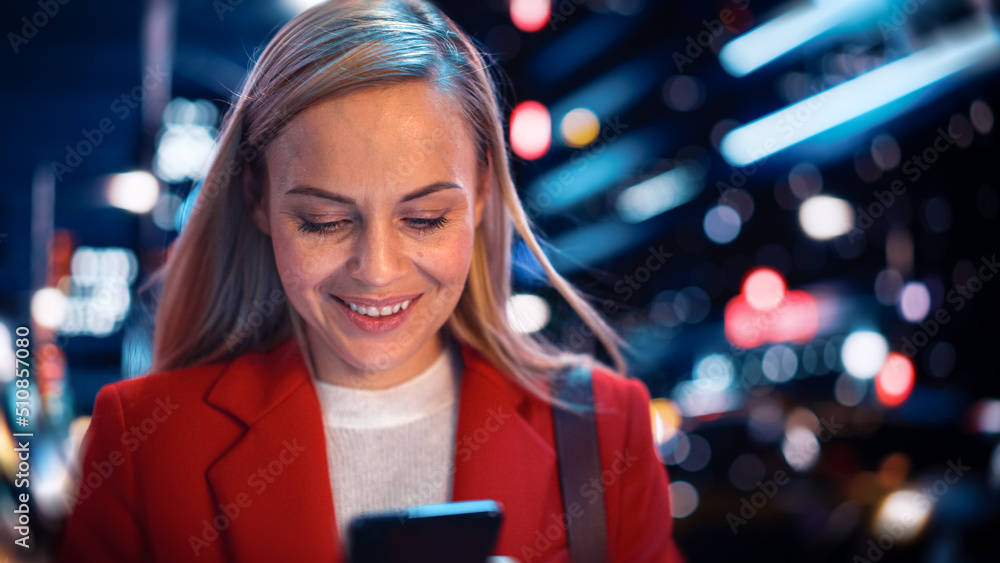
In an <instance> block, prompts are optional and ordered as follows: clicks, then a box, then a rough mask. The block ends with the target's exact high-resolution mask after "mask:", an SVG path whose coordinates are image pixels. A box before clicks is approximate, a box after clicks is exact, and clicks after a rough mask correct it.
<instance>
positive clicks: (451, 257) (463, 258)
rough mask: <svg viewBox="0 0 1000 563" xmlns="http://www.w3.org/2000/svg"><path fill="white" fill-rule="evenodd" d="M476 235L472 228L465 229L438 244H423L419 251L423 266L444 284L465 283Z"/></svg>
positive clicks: (419, 258)
mask: <svg viewBox="0 0 1000 563" xmlns="http://www.w3.org/2000/svg"><path fill="white" fill-rule="evenodd" d="M474 236H475V235H474V233H473V231H472V230H471V229H469V230H464V229H463V230H462V232H455V233H452V234H451V236H449V237H448V238H447V239H446V240H441V241H438V243H437V244H428V245H425V246H421V248H420V250H419V251H418V252H417V256H418V260H419V261H420V264H421V267H422V268H423V269H424V270H426V271H428V272H431V273H432V275H433V276H434V277H435V278H437V279H438V281H439V282H440V283H441V284H442V285H456V284H464V283H465V279H466V277H467V276H468V273H469V265H470V264H471V263H472V250H473V237H474Z"/></svg>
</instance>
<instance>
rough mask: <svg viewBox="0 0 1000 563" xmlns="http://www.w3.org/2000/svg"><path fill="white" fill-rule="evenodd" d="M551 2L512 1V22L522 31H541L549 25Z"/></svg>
mask: <svg viewBox="0 0 1000 563" xmlns="http://www.w3.org/2000/svg"><path fill="white" fill-rule="evenodd" d="M551 11H552V3H551V2H549V0H510V20H511V21H512V22H514V25H515V26H517V28H518V29H520V30H521V31H526V32H529V33H532V32H535V31H539V30H541V29H543V28H544V27H545V25H546V24H548V23H549V15H550V14H551Z"/></svg>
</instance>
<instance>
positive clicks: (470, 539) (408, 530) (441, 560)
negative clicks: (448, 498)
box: [348, 499, 503, 563]
mask: <svg viewBox="0 0 1000 563" xmlns="http://www.w3.org/2000/svg"><path fill="white" fill-rule="evenodd" d="M502 520H503V506H502V505H501V504H500V503H498V502H497V501H494V500H488V499H487V500H467V501H461V502H446V503H442V504H425V505H420V506H411V507H409V508H402V509H400V510H398V511H392V512H379V513H377V514H362V515H360V516H357V517H355V518H354V519H352V520H351V523H350V525H349V526H348V534H349V535H350V544H351V547H350V560H351V563H401V562H403V561H406V562H413V561H434V562H437V563H450V562H454V563H458V562H461V563H472V562H476V563H480V562H485V561H487V558H489V556H490V553H492V552H493V548H494V547H495V545H496V541H497V535H498V534H499V533H500V523H501V522H502Z"/></svg>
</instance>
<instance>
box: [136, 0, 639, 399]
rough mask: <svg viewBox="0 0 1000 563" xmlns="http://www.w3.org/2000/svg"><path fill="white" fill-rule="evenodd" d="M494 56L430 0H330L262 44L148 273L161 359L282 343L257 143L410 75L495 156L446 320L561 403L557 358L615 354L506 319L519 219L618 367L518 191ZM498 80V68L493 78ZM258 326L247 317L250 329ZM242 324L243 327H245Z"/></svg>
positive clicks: (186, 360)
mask: <svg viewBox="0 0 1000 563" xmlns="http://www.w3.org/2000/svg"><path fill="white" fill-rule="evenodd" d="M487 58H488V55H486V54H484V53H482V52H481V51H480V50H479V49H478V48H477V47H476V46H474V44H473V42H472V40H471V39H470V38H469V37H468V36H467V35H466V34H465V33H464V32H463V31H462V30H461V29H459V27H458V26H457V25H456V24H455V23H454V22H452V20H451V19H449V18H448V17H447V16H445V15H444V14H442V13H441V12H440V11H439V10H438V9H437V8H436V7H434V6H433V5H431V4H429V3H428V2H425V1H421V0H387V1H375V2H366V1H360V2H359V1H352V2H327V3H324V4H320V5H317V6H314V7H313V8H311V9H309V10H306V11H305V12H303V13H302V14H300V15H299V16H297V17H295V18H294V19H293V20H291V21H290V22H288V23H287V24H286V25H285V26H284V27H283V28H282V29H281V30H280V31H278V33H277V35H276V36H275V37H274V38H273V39H272V40H271V41H270V43H269V44H268V45H267V47H266V48H265V49H264V51H263V53H262V54H261V56H260V58H259V60H258V61H257V62H256V64H255V65H254V68H253V70H252V71H251V73H250V74H249V76H248V77H247V79H246V81H245V83H244V85H243V88H242V92H241V93H240V94H238V95H236V96H235V98H234V103H233V105H232V107H231V108H230V110H229V111H228V112H227V114H226V116H225V118H224V119H223V124H222V127H221V131H220V133H219V139H218V152H217V155H216V157H215V159H214V160H213V162H212V163H211V165H210V167H209V169H208V172H207V173H206V175H205V178H204V179H203V181H202V183H201V187H200V192H199V193H198V195H197V199H196V201H195V205H194V209H193V211H192V213H191V215H190V217H189V219H188V221H187V224H186V226H185V227H184V230H183V232H182V233H181V235H180V236H179V237H178V239H177V240H176V241H175V245H174V247H173V248H172V250H171V252H170V255H169V257H168V260H167V262H166V264H165V265H164V267H163V268H162V269H161V270H160V271H159V272H157V274H156V276H154V280H153V283H156V282H157V281H159V282H162V288H161V289H162V292H161V294H160V297H159V299H160V301H159V304H158V312H157V318H156V324H155V329H154V335H153V340H154V342H153V365H152V370H153V371H165V370H170V369H177V368H181V367H186V366H192V365H200V364H207V363H211V362H217V361H224V360H229V359H232V358H235V357H236V356H239V355H240V354H242V353H244V352H247V351H250V350H255V349H266V348H270V347H273V346H275V345H276V344H277V343H278V342H280V341H282V340H283V339H284V338H286V337H287V336H289V335H290V334H292V333H293V331H294V333H295V334H296V335H298V336H299V338H300V341H302V323H303V321H302V320H301V318H300V317H299V315H298V314H297V313H296V312H295V310H294V308H293V307H291V306H290V304H289V303H288V301H287V299H285V295H284V291H283V288H282V284H281V280H280V278H279V276H278V270H277V266H276V264H275V259H274V253H273V248H272V245H271V241H270V239H269V238H268V237H267V236H266V235H265V234H264V233H262V232H261V231H260V229H259V228H258V227H257V225H256V224H255V223H254V221H253V219H252V217H251V204H252V202H254V201H259V199H260V196H261V193H260V192H261V178H262V177H263V174H264V166H263V161H264V158H263V152H264V150H265V149H266V147H267V145H268V142H269V141H270V140H271V139H274V138H275V137H276V136H277V135H278V134H279V132H280V131H281V129H282V127H283V126H284V125H285V124H286V123H288V121H289V120H290V119H291V118H293V117H294V116H295V115H296V114H298V113H299V112H300V111H302V110H303V109H305V108H307V107H309V106H311V105H313V104H316V103H317V102H320V101H323V100H328V99H331V98H334V97H338V96H343V95H345V94H347V93H349V92H352V91H355V90H356V89H358V88H362V87H371V86H376V85H385V84H393V83H399V82H404V81H412V80H426V81H430V82H432V83H433V84H434V85H435V86H436V87H438V88H439V89H441V90H442V91H444V92H446V93H448V94H449V95H451V96H453V98H454V99H455V100H456V102H457V103H458V105H459V106H460V108H461V114H462V117H463V118H464V121H465V122H466V124H467V125H468V127H469V130H470V133H471V134H472V136H473V140H474V141H475V143H476V146H477V158H478V160H479V163H480V165H482V166H485V165H488V164H490V163H491V164H492V177H491V179H490V181H491V182H492V186H493V188H494V189H492V190H490V197H489V199H488V201H486V202H485V206H484V213H483V219H482V222H481V223H480V225H479V227H478V228H477V229H476V233H475V243H474V252H473V257H472V264H471V267H470V271H469V277H468V280H467V283H466V285H465V289H464V290H463V293H462V295H461V296H460V298H459V301H458V304H457V306H456V307H455V309H454V311H453V312H452V314H451V316H450V317H449V319H448V321H447V323H446V325H445V328H446V329H447V330H448V331H450V333H451V334H452V335H454V336H456V337H457V338H458V339H460V340H461V341H464V342H465V343H467V344H468V345H470V346H471V347H472V348H474V349H476V350H478V351H479V352H480V353H482V354H483V355H484V356H485V357H486V358H487V359H488V360H489V361H491V362H492V363H494V365H496V366H497V367H498V368H500V369H501V371H503V372H505V373H506V374H508V375H509V376H510V377H512V378H513V379H514V380H515V381H516V382H517V383H518V384H520V385H521V386H522V387H523V388H524V389H526V390H527V391H529V392H530V393H532V394H533V395H535V396H536V397H539V398H540V399H542V400H545V401H547V402H549V403H552V404H556V405H560V406H565V404H564V403H563V402H561V401H559V400H558V399H556V398H555V397H553V396H552V393H551V392H550V389H549V387H548V385H547V383H548V382H549V381H551V380H552V377H553V376H552V374H553V373H555V372H557V371H558V370H559V369H560V368H562V367H565V366H569V365H574V364H577V365H579V364H583V365H587V366H589V367H594V366H600V367H603V368H605V369H608V370H609V371H614V370H610V368H607V366H604V365H603V364H600V363H599V362H597V361H596V360H595V359H594V358H593V357H592V356H590V355H588V354H584V353H575V352H570V351H568V350H564V349H562V348H560V347H558V346H556V345H554V344H552V343H551V342H549V341H548V340H547V339H545V338H544V337H542V336H541V335H527V334H521V333H518V332H517V331H515V330H514V328H513V327H511V326H510V324H509V322H508V320H507V315H506V305H507V302H508V299H509V298H510V296H511V249H512V244H513V242H514V238H513V235H514V230H515V229H516V231H517V233H518V234H519V235H520V236H521V238H522V239H523V240H524V242H525V243H526V244H527V247H528V248H529V249H530V250H531V252H532V253H533V254H534V256H535V258H536V259H537V260H538V262H539V263H540V264H541V266H542V268H543V269H544V271H545V273H546V274H547V276H548V280H549V283H551V285H552V286H553V287H554V288H555V289H556V290H557V291H558V292H559V293H560V294H561V295H562V296H563V298H565V299H566V301H567V302H568V303H569V304H570V306H571V307H572V308H573V309H574V310H575V311H576V313H577V314H578V315H579V316H580V318H581V319H582V320H583V322H584V323H586V325H587V326H588V327H589V328H590V329H591V330H592V331H593V333H594V334H595V335H596V337H597V338H598V339H599V340H600V342H601V343H602V344H603V345H604V347H605V349H606V350H607V351H608V353H609V355H610V356H611V357H612V359H613V360H614V363H615V368H616V370H617V371H618V372H619V373H620V374H624V373H626V364H625V361H624V358H623V357H622V355H621V352H620V351H619V346H625V343H624V341H623V340H622V339H621V337H620V336H619V335H618V334H616V332H615V331H614V330H613V329H612V328H611V327H610V326H609V325H608V324H607V323H606V322H605V321H604V320H603V319H602V318H601V316H600V314H599V313H598V312H597V311H596V310H595V309H594V307H592V306H591V305H590V304H589V303H588V300H587V298H585V296H584V294H583V293H582V292H580V291H579V290H578V289H576V288H575V287H573V286H572V285H571V284H570V283H569V282H568V281H567V280H566V279H564V278H563V277H562V276H561V275H559V273H558V272H556V271H555V269H554V268H553V267H552V264H551V263H550V262H549V260H548V258H547V257H546V256H545V254H544V252H543V251H542V248H541V247H540V245H539V242H538V239H536V237H535V235H534V234H533V225H532V222H531V220H530V218H529V217H528V216H527V215H526V213H525V211H524V209H523V207H522V206H521V202H520V200H519V199H518V195H517V191H516V189H515V187H514V182H513V180H512V178H511V174H510V169H509V158H508V153H507V145H506V142H505V136H504V129H503V117H502V113H501V104H500V97H499V96H498V93H497V91H496V86H495V83H494V77H493V76H492V75H491V74H490V70H491V68H493V65H487V64H486V59H487ZM498 80H499V78H498ZM246 326H250V327H251V330H249V331H247V330H244V328H245V327H246ZM245 333H246V334H245Z"/></svg>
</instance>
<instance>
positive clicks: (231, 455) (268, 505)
mask: <svg viewBox="0 0 1000 563" xmlns="http://www.w3.org/2000/svg"><path fill="white" fill-rule="evenodd" d="M309 377H310V376H309V372H308V370H307V368H306V366H305V362H304V361H303V358H302V354H301V352H300V351H299V347H298V343H297V341H296V340H295V338H294V337H291V338H289V339H288V340H286V341H285V342H283V343H282V344H281V345H279V346H278V347H277V348H275V349H274V350H271V351H268V352H260V353H251V354H246V355H243V356H241V357H239V358H238V359H236V360H235V361H234V362H233V363H232V364H230V367H229V369H228V370H227V371H226V372H225V373H224V374H223V375H222V376H221V377H220V379H219V381H218V382H217V384H216V385H215V386H214V387H213V388H212V390H211V391H210V392H209V394H208V397H207V400H208V402H209V403H210V404H212V405H214V406H216V407H217V408H220V409H222V410H224V411H226V412H228V413H230V414H232V415H233V416H235V417H236V418H238V419H239V420H241V421H242V422H243V423H244V424H246V425H247V429H246V433H245V434H244V435H243V436H242V437H241V438H240V439H239V440H238V441H237V442H236V443H234V444H233V446H232V448H230V449H229V450H228V451H226V452H225V453H224V454H223V455H222V456H220V457H219V458H218V459H217V460H216V461H215V463H214V464H212V465H211V466H210V467H209V469H208V481H209V484H210V486H211V488H212V490H213V491H214V494H215V500H216V505H215V507H214V508H215V509H216V513H220V512H221V511H222V509H220V508H219V507H218V504H222V505H223V506H224V507H230V513H233V512H234V510H233V509H232V507H234V506H235V507H239V514H238V515H236V516H235V517H232V518H231V519H230V520H231V521H230V522H229V525H228V528H225V529H224V530H223V532H222V535H223V538H221V540H222V541H225V542H226V543H228V547H229V551H230V552H231V553H233V554H234V555H235V557H234V560H237V561H263V560H274V561H339V560H340V556H339V555H338V554H337V550H338V547H337V546H338V543H339V542H338V538H337V527H336V521H335V518H334V512H333V497H332V494H331V491H330V478H329V475H330V474H329V469H328V461H327V456H326V438H325V433H324V430H323V420H322V416H321V410H320V407H319V400H318V399H317V397H316V394H315V390H314V388H313V386H312V385H311V382H310V380H309ZM218 527H219V528H222V527H221V526H218Z"/></svg>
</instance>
